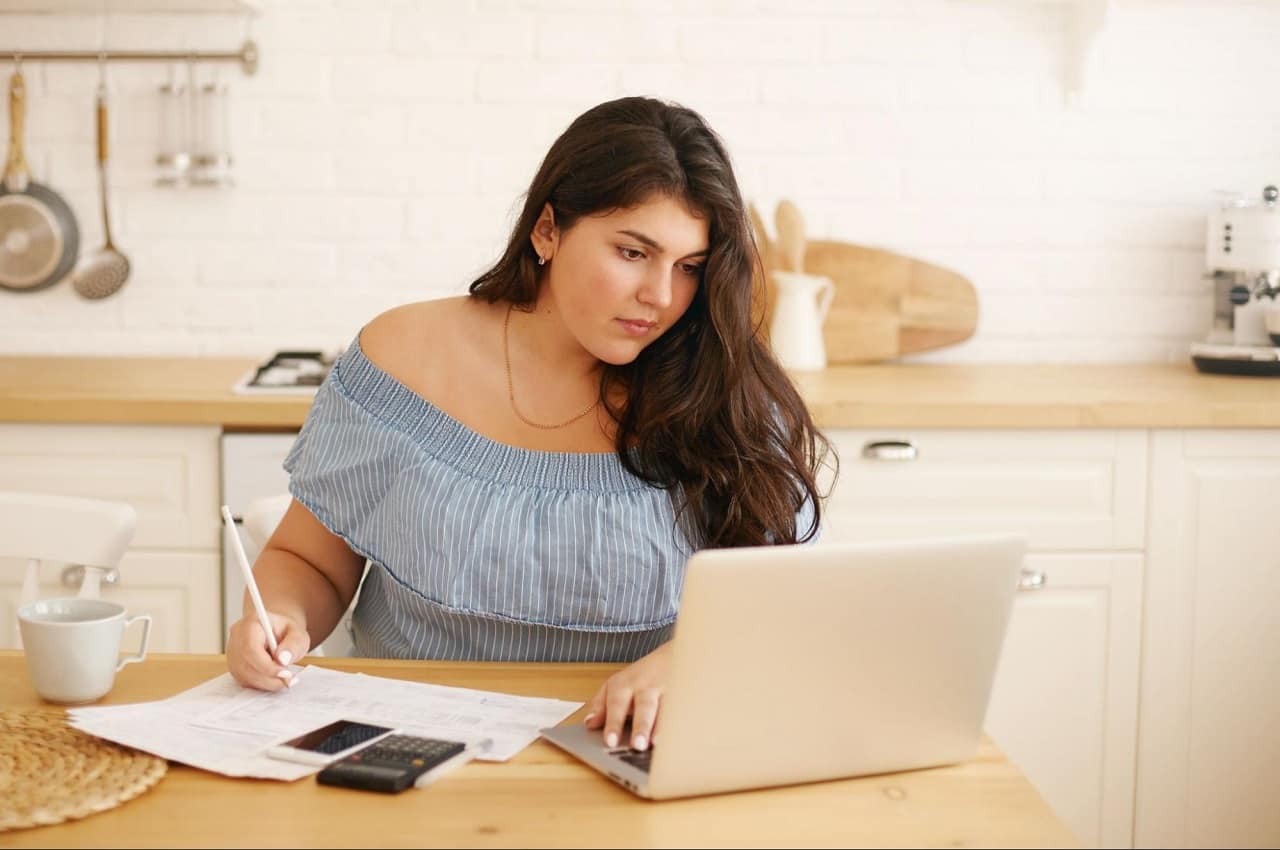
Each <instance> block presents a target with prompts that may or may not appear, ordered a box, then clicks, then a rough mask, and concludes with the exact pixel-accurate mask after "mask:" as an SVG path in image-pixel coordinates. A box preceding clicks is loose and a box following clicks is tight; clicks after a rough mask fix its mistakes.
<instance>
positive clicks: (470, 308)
mask: <svg viewBox="0 0 1280 850" xmlns="http://www.w3.org/2000/svg"><path fill="white" fill-rule="evenodd" d="M473 301H474V299H472V298H470V297H469V296H466V295H462V296H457V297H454V298H437V299H432V300H430V301H416V302H413V303H410V304H402V305H400V306H398V307H393V308H391V309H390V310H387V311H386V312H384V313H381V314H379V315H378V316H375V317H374V318H373V319H372V320H371V321H370V322H369V323H368V324H366V325H365V326H364V328H363V329H361V331H360V349H361V350H362V351H363V352H364V355H365V357H367V358H368V359H369V360H370V361H371V362H372V363H374V365H376V366H378V368H380V369H382V370H383V371H384V372H386V373H387V374H389V375H391V376H392V377H394V378H395V379H396V380H398V381H400V382H401V383H403V384H405V385H406V386H409V387H411V388H413V389H416V390H418V391H419V392H420V393H423V394H424V395H425V394H427V393H426V392H424V391H426V390H429V385H430V383H431V382H432V381H431V379H432V377H433V373H434V374H439V372H438V370H437V369H436V368H433V366H436V365H438V366H443V367H445V369H446V370H448V367H449V365H450V364H449V363H448V361H449V360H450V359H451V358H450V357H449V353H450V352H455V351H458V350H459V348H460V347H461V345H462V344H463V343H464V341H465V340H467V339H468V338H469V337H471V336H472V334H469V333H468V329H472V328H474V325H475V323H476V322H477V321H479V320H480V318H479V316H478V315H477V305H476V304H474V303H473Z"/></svg>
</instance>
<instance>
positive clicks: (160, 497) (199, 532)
mask: <svg viewBox="0 0 1280 850" xmlns="http://www.w3.org/2000/svg"><path fill="white" fill-rule="evenodd" d="M218 437H219V431H218V429H217V428H199V427H192V428H185V427H160V426H153V425H147V426H128V425H17V424H10V425H0V489H4V490H30V491H34V492H38V493H58V494H62V495H66V496H83V497H86V498H96V499H116V500H119V501H123V502H128V503H130V504H131V505H133V506H134V508H135V509H136V510H137V511H138V531H137V533H136V534H135V536H134V538H133V542H132V544H131V547H130V548H131V549H132V548H144V549H145V548H177V549H216V548H218V540H219V538H218V502H217V500H218Z"/></svg>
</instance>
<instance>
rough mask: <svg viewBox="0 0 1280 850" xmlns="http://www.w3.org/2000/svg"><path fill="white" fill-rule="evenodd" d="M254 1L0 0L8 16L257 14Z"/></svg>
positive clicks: (258, 9) (0, 7) (256, 3)
mask: <svg viewBox="0 0 1280 850" xmlns="http://www.w3.org/2000/svg"><path fill="white" fill-rule="evenodd" d="M259 12H261V6H260V3H259V2H258V0H0V14H11V15H46V14H48V15H101V14H111V15H132V14H164V15H175V14H176V15H186V14H201V15H257V14H258V13H259Z"/></svg>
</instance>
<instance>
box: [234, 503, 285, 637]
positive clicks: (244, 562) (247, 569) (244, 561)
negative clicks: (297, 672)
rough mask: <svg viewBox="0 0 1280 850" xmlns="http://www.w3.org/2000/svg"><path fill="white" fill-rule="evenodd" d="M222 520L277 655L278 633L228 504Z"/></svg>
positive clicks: (245, 583) (245, 581)
mask: <svg viewBox="0 0 1280 850" xmlns="http://www.w3.org/2000/svg"><path fill="white" fill-rule="evenodd" d="M222 522H223V523H224V524H225V525H226V526H227V531H229V532H231V542H232V544H234V546H235V550H236V559H237V560H238V561H239V562H240V572H242V573H244V586H245V588H246V589H247V590H248V591H249V598H250V599H252V600H253V610H254V611H257V612H258V622H259V623H261V624H262V630H263V631H264V632H266V633H267V648H268V649H270V650H271V657H272V658H275V657H276V649H278V647H277V645H276V634H275V632H273V631H272V630H271V621H270V620H268V619H267V609H266V608H265V607H263V605H262V594H260V593H258V583H257V582H256V581H254V578H253V567H251V566H249V558H248V556H247V555H245V553H244V544H243V543H241V542H240V532H239V531H238V530H237V529H236V521H235V520H234V519H232V518H231V509H230V508H228V507H227V506H226V505H223V506H222Z"/></svg>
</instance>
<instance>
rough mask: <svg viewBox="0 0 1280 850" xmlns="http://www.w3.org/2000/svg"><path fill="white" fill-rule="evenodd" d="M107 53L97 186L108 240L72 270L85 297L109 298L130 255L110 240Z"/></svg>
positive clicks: (125, 274)
mask: <svg viewBox="0 0 1280 850" xmlns="http://www.w3.org/2000/svg"><path fill="white" fill-rule="evenodd" d="M105 61H106V57H100V58H99V59H98V96H97V107H96V112H97V119H98V121H97V123H98V189H99V193H100V194H101V195H102V234H103V237H104V238H105V240H106V242H105V244H103V246H102V247H101V248H99V249H98V250H97V251H94V252H93V253H91V254H87V255H85V256H84V257H82V258H81V260H80V262H79V263H78V264H77V265H76V269H75V272H74V273H73V274H72V277H71V283H72V285H73V286H74V287H75V290H76V292H78V293H80V294H81V295H83V296H84V297H85V298H94V299H96V298H106V297H107V296H108V295H111V294H113V293H115V292H116V290H118V289H119V288H120V287H122V286H124V282H125V281H126V280H128V279H129V258H128V257H126V256H125V255H124V254H122V253H120V251H119V250H118V249H117V248H116V246H115V244H114V243H113V242H112V241H111V216H110V213H109V212H108V211H107V83H106V71H105V69H104V67H103V65H104V63H105Z"/></svg>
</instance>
